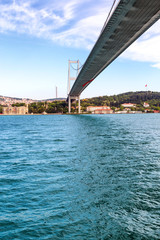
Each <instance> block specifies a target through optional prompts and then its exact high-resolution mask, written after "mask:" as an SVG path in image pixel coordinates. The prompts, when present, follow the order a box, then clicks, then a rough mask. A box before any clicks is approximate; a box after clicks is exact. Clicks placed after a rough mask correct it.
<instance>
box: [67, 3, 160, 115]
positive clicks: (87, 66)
mask: <svg viewBox="0 0 160 240" xmlns="http://www.w3.org/2000/svg"><path fill="white" fill-rule="evenodd" d="M114 3H115V1H114ZM112 7H113V6H112ZM158 19H160V0H120V1H119V2H118V4H117V6H116V8H115V10H114V11H113V13H112V14H111V16H108V18H107V20H106V22H105V24H104V26H103V28H102V31H101V33H100V36H99V38H98V40H97V41H96V43H95V45H94V47H93V49H92V50H91V52H90V54H89V56H88V58H87V60H86V61H85V63H84V65H83V66H82V68H81V70H80V71H79V73H78V76H77V78H76V79H71V78H70V77H69V78H68V80H69V84H68V86H69V88H68V98H67V101H68V111H69V113H70V112H71V102H72V101H73V100H78V112H79V113H80V94H81V93H82V92H83V91H84V89H85V88H86V87H88V86H89V84H90V83H91V82H92V81H94V80H95V78H96V77H97V76H98V75H99V74H100V73H101V72H102V71H103V70H104V69H105V68H106V67H107V66H108V65H109V64H111V63H112V62H113V61H114V60H115V59H116V58H117V57H118V56H119V55H120V54H121V53H122V52H123V51H124V50H125V49H126V48H128V47H129V46H130V45H131V44H132V43H133V42H134V41H135V40H136V39H137V38H139V37H140V36H141V35H142V34H143V33H144V32H145V31H146V30H147V29H148V28H150V27H151V26H152V25H153V24H154V23H155V22H156V21H157V20H158ZM78 70H79V63H78ZM70 80H75V81H74V84H73V86H72V88H71V89H70Z"/></svg>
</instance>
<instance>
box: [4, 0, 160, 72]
mask: <svg viewBox="0 0 160 240" xmlns="http://www.w3.org/2000/svg"><path fill="white" fill-rule="evenodd" d="M112 2H113V1H112V0H108V1H106V0H99V2H98V3H97V1H96V0H68V1H66V0H61V1H57V0H46V1H39V0H23V1H21V0H14V1H11V0H10V3H8V4H7V3H6V4H4V2H3V1H1V0H0V9H1V14H0V32H1V33H3V32H6V33H7V32H11V31H12V32H17V33H24V34H30V35H33V36H36V37H41V38H46V39H50V40H52V41H54V42H56V43H57V44H61V45H66V46H71V47H77V48H86V49H91V48H92V46H93V45H94V43H95V41H96V40H97V37H98V35H99V33H100V30H101V28H102V27H103V23H104V22H105V19H106V17H107V14H108V12H109V10H110V7H111V5H112ZM159 42H160V21H159V22H157V23H156V24H154V25H153V27H151V28H150V29H149V30H148V31H147V32H146V33H145V34H143V36H142V37H141V38H140V39H139V40H137V41H136V42H135V43H134V44H132V45H131V46H130V47H129V48H128V50H127V51H125V53H123V54H122V57H123V58H127V59H131V60H134V61H146V62H150V63H151V66H153V67H157V68H159V65H160V44H159Z"/></svg>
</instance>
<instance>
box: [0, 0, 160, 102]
mask: <svg viewBox="0 0 160 240" xmlns="http://www.w3.org/2000/svg"><path fill="white" fill-rule="evenodd" d="M117 2H118V0H117ZM112 3H113V0H99V1H97V0H61V1H58V0H0V9H1V14H0V95H3V96H10V97H20V98H32V99H48V98H55V97H56V90H55V89H56V86H57V88H58V97H66V96H67V81H68V60H78V59H79V60H80V63H81V64H83V63H84V62H85V60H86V58H87V57H88V55H89V53H90V51H91V49H92V47H93V46H94V44H95V42H96V40H97V38H98V36H99V34H100V31H101V29H102V27H103V24H104V22H105V20H106V18H107V15H108V13H109V10H110V8H111V6H112ZM73 67H74V68H76V65H73ZM71 74H72V76H75V74H76V71H75V70H73V69H72V71H71ZM146 84H147V87H145V85H146ZM145 90H151V91H159V92H160V21H158V22H156V23H155V24H154V25H153V26H152V27H151V28H150V29H149V30H148V31H147V32H145V33H144V34H143V35H142V36H141V37H140V38H139V39H138V40H137V41H136V42H134V43H133V44H132V45H131V46H130V47H129V48H128V49H127V50H126V51H125V52H124V53H122V54H121V55H120V56H119V57H118V58H117V59H116V60H115V61H114V62H113V63H112V64H110V65H109V66H108V67H107V68H106V69H105V70H104V71H103V72H102V73H101V74H100V75H99V76H98V77H97V78H96V79H95V80H94V81H93V82H92V83H91V84H90V85H89V86H88V87H87V88H86V89H85V90H84V92H83V93H82V94H81V98H89V97H94V96H104V95H114V94H119V93H124V92H128V91H145Z"/></svg>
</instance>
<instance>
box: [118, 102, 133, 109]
mask: <svg viewBox="0 0 160 240" xmlns="http://www.w3.org/2000/svg"><path fill="white" fill-rule="evenodd" d="M121 105H122V106H123V107H125V108H131V107H136V104H134V103H123V104H121Z"/></svg>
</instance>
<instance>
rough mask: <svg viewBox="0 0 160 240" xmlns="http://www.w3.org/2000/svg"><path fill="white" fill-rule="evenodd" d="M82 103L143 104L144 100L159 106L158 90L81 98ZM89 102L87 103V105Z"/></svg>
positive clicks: (109, 104) (110, 104)
mask: <svg viewBox="0 0 160 240" xmlns="http://www.w3.org/2000/svg"><path fill="white" fill-rule="evenodd" d="M82 102H83V105H85V106H89V105H94V106H104V105H107V106H110V107H120V105H121V104H123V103H129V102H130V103H135V104H138V105H143V103H144V102H147V103H149V104H150V106H156V107H159V106H160V92H151V91H148V92H146V91H145V92H127V93H122V94H118V95H113V96H103V97H94V98H90V99H84V100H82ZM88 104H89V105H88Z"/></svg>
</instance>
